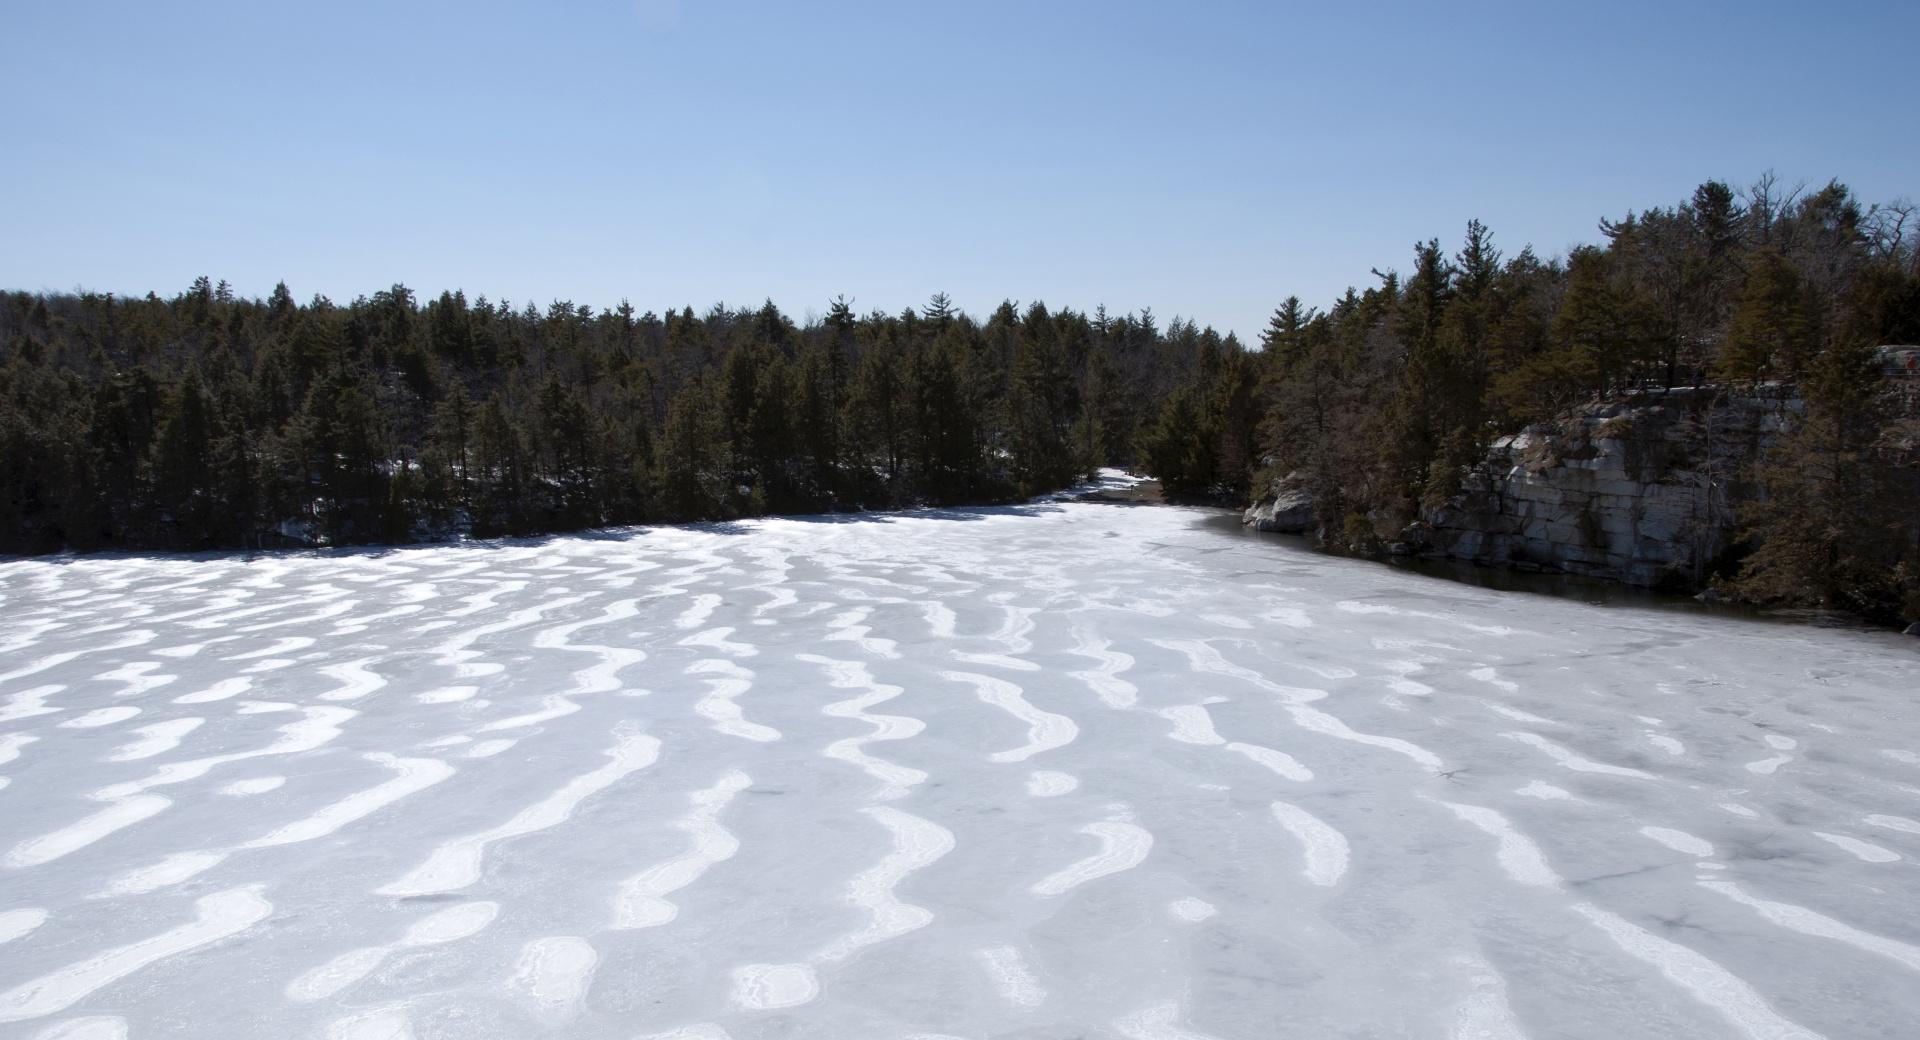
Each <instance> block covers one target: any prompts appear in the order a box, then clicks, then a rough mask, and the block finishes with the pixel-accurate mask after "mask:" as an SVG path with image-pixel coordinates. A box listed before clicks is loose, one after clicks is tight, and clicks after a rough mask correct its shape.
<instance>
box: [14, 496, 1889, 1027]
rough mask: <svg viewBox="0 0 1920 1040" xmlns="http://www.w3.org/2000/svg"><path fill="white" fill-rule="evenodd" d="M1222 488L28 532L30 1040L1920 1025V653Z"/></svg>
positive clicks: (22, 595) (21, 858) (18, 617)
mask: <svg viewBox="0 0 1920 1040" xmlns="http://www.w3.org/2000/svg"><path fill="white" fill-rule="evenodd" d="M1214 516H1215V514H1214V513H1213V512H1212V511H1210V510H1190V509H1179V508H1145V507H1127V506H1119V505H1111V504H1100V503H1094V502H1078V501H1061V502H1054V503H1034V504H1031V505H1028V506H1024V507H1009V508H999V509H979V510H942V511H940V512H938V513H933V514H922V515H914V514H893V515H888V516H882V517H864V518H833V519H832V520H830V521H829V520H822V519H790V520H757V521H749V522H746V523H743V524H741V525H738V527H737V528H736V527H732V526H730V527H729V529H728V530H726V531H721V530H714V529H707V528H684V529H675V528H656V529H648V530H644V531H628V532H608V533H604V534H602V535H599V536H595V537H582V538H553V539H544V540H538V541H515V542H507V543H490V544H472V545H454V546H439V547H423V548H415V549H405V550H397V551H369V552H364V553H351V552H329V553H326V554H292V553H289V554H278V555H272V556H264V557H256V558H253V559H248V558H245V557H241V556H232V557H212V558H208V557H199V558H184V557H181V558H174V557H159V556H157V557H144V558H141V557H127V556H121V557H117V558H95V557H81V558H78V559H67V560H61V561H52V562H44V561H33V560H7V561H0V603H3V604H4V611H5V612H4V614H3V615H0V617H4V619H5V622H6V623H5V624H4V625H0V628H4V629H5V632H4V634H3V635H0V639H4V640H5V643H4V645H5V649H4V650H0V706H4V707H0V711H4V712H5V715H6V717H5V718H0V779H4V780H6V784H5V785H4V787H0V1037H6V1038H8V1040H11V1038H13V1037H21V1038H29V1040H30V1038H39V1037H69V1038H73V1037H89V1038H92V1037H103V1038H104V1037H131V1038H134V1040H139V1038H144V1037H171V1036H180V1035H192V1036H195V1037H209V1038H229V1037H276V1038H277V1037H289V1038H325V1037H338V1038H343V1040H356V1038H357V1040H370V1038H381V1040H393V1038H401V1037H418V1038H419V1040H448V1038H456V1037H457V1038H460V1040H521V1038H543V1040H576V1038H578V1040H587V1038H636V1037H661V1038H679V1040H723V1038H726V1037H738V1038H740V1040H747V1038H750V1037H770V1036H781V1037H792V1038H796V1040H837V1038H850V1037H859V1038H865V1037H875V1038H885V1040H901V1038H907V1037H976V1038H979V1037H1031V1038H1040V1037H1069V1036H1085V1037H1113V1038H1118V1037H1141V1038H1147V1040H1182V1038H1195V1037H1199V1038H1216V1040H1265V1038H1270V1037H1323V1036H1326V1037H1331V1036H1352V1037H1359V1036H1372V1037H1491V1038H1501V1040H1512V1038H1516V1037H1535V1038H1545V1037H1556V1038H1557V1037H1567V1038H1575V1040H1620V1038H1622V1037H1635V1038H1637V1037H1687V1038H1690V1040H1691V1038H1700V1040H1747V1038H1752V1037H1780V1038H1784V1037H1799V1038H1808V1037H1826V1038H1831V1040H1840V1038H1847V1040H1904V1038H1907V1037H1910V1036H1911V1035H1912V1033H1913V1025H1912V1024H1913V1023H1914V1022H1916V1021H1920V871H1916V870H1915V869H1914V868H1915V864H1916V863H1920V801H1917V800H1916V796H1917V795H1920V716H1916V714H1915V713H1914V712H1913V710H1912V701H1913V691H1914V690H1915V689H1920V655H1916V654H1915V653H1914V650H1913V645H1912V641H1911V640H1909V639H1906V638H1905V637H1900V636H1894V635H1891V634H1886V635H1882V634H1873V633H1860V632H1844V631H1832V630H1819V629H1793V628H1784V627H1781V626H1777V625H1759V624H1750V623H1744V622H1740V621H1734V620H1728V619H1723V618H1715V617H1709V616H1704V615H1689V614H1680V613H1666V612H1663V613H1659V614H1651V613H1646V612H1639V611H1634V610H1630V609H1624V608H1615V609H1600V608H1596V607H1593V606H1590V605H1587V604H1584V603H1580V602H1575V601H1570V600H1556V599H1546V598H1540V597H1533V596H1525V595H1516V594H1503V593H1499V592H1494V591H1491V590H1487V589H1480V588H1473V587H1469V586H1465V585H1454V584H1449V583H1444V582H1439V581H1435V580H1433V579H1429V578H1424V577H1421V576H1418V575H1409V574H1405V573H1399V572H1396V571H1393V570H1390V569H1388V568H1384V567H1379V566H1377V565H1374V564H1371V563H1367V562H1364V561H1356V560H1345V559H1338V558H1333V557H1327V556H1322V555H1318V554H1313V553H1308V552H1304V551H1300V550H1298V549H1295V548H1291V547H1289V546H1287V545H1284V544H1279V543H1277V542H1276V541H1275V540H1272V539H1259V538H1253V537H1249V536H1245V535H1243V534H1241V533H1240V532H1237V531H1233V530H1226V531H1222V530H1220V529H1219V528H1218V527H1217V525H1214V524H1212V523H1210V522H1209V521H1210V520H1211V519H1213V517H1214ZM1147 546H1151V548H1147ZM189 579H192V580H193V584H192V585H191V586H188V585H186V584H185V583H186V582H187V581H188V580H189ZM320 596H326V597H329V598H327V599H324V600H322V601H321V602H322V603H323V604H325V605H326V608H325V609H327V610H329V611H335V610H337V613H334V614H330V615H329V616H328V617H326V618H321V619H318V620H303V619H312V618H313V616H314V614H315V612H316V605H315V600H316V597H320ZM221 602H226V603H228V604H229V605H227V606H225V607H221V608H219V609H217V610H209V611H207V612H206V613H195V611H196V609H197V608H203V607H208V606H210V605H212V604H218V603H221ZM401 607H414V608H417V609H414V610H411V611H408V612H406V613H403V614H395V613H393V612H394V611H396V610H399V609H400V608H401ZM240 611H246V612H247V613H246V614H245V616H244V617H227V618H226V620H221V621H214V622H213V623H212V624H207V625H205V626H204V627H202V626H201V625H200V624H199V623H202V622H205V621H206V620H207V619H208V618H219V617H221V616H222V615H232V614H235V613H237V612H240ZM170 615H177V618H174V619H169V620H158V619H160V618H168V617H169V616H170ZM128 617H134V618H143V617H144V618H147V619H148V620H146V621H144V622H142V624H143V626H144V627H142V628H140V629H137V630H123V631H108V632H102V631H100V630H99V626H100V625H102V624H104V623H108V622H110V621H112V620H114V619H124V618H128ZM370 619H378V620H370ZM283 621H290V622H295V623H296V624H289V625H285V626H280V625H279V624H278V623H279V622H283ZM759 621H764V622H768V623H767V624H756V622H759ZM295 632H298V633H299V634H298V635H294V634H293V633H295ZM293 642H298V643H299V645H298V646H294V645H293ZM194 644H205V646H204V648H203V649H201V650H199V651H197V652H195V653H192V654H161V653H159V652H158V651H161V650H171V649H174V648H176V647H180V646H191V645H194ZM308 654H317V655H320V656H317V657H314V658H312V659H310V660H296V659H294V658H293V657H292V656H291V655H300V656H305V655H308ZM280 658H286V659H288V660H290V661H291V662H292V663H290V664H288V665H287V666H286V667H282V668H277V669H275V670H272V671H269V672H248V671H247V670H248V669H251V668H257V667H258V665H259V664H260V663H261V662H262V661H263V660H271V659H280ZM149 664H154V665H155V667H152V668H148V667H146V665H149ZM161 674H167V675H171V676H173V677H174V678H173V680H172V682H170V683H168V684H161V685H155V684H153V683H152V682H151V680H152V679H154V678H156V677H157V676H159V675H161ZM237 678H251V679H252V680H253V683H252V685H251V687H249V688H245V689H237V690H236V692H234V693H233V694H232V695H231V696H223V697H221V698H217V699H204V698H199V697H192V698H188V697H183V696H182V694H185V693H194V692H199V691H206V690H211V689H220V688H223V687H221V685H220V684H222V683H226V682H229V681H230V680H235V679H237ZM136 679H138V680H141V682H139V683H135V682H133V680H136ZM120 706H124V707H137V708H139V709H140V711H139V714H137V715H134V716H128V717H119V718H114V717H108V716H105V715H101V714H97V713H98V712H100V711H101V709H106V708H113V707H120ZM120 714H121V715H124V714H125V713H120ZM75 718H87V719H90V720H99V719H106V720H107V721H104V722H102V723H100V724H99V725H97V726H93V727H72V726H64V725H62V723H63V722H65V721H67V720H70V719H75ZM184 722H192V723H193V724H192V725H182V724H181V723H184ZM1651 736H1658V737H1661V738H1663V740H1662V741H1661V742H1657V743H1656V742H1654V741H1652V740H1651V739H1650V737H1651ZM763 738H764V739H763ZM129 747H132V748H134V749H136V750H137V751H138V754H129V753H128V751H127V749H128V748H129ZM482 749H484V750H485V751H487V752H488V753H487V754H484V755H476V754H475V752H476V751H478V750H482ZM1756 764H1763V765H1762V767H1761V768H1758V769H1756V768H1755V765H1756ZM183 1023H188V1024H190V1025H183ZM183 1030H184V1031H185V1032H183Z"/></svg>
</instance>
